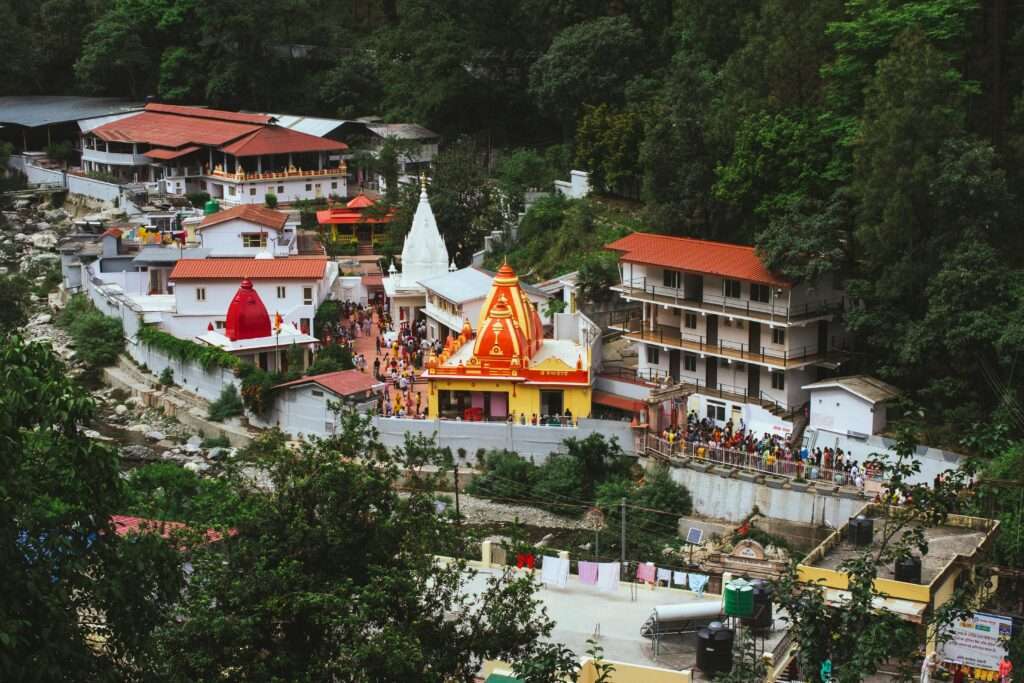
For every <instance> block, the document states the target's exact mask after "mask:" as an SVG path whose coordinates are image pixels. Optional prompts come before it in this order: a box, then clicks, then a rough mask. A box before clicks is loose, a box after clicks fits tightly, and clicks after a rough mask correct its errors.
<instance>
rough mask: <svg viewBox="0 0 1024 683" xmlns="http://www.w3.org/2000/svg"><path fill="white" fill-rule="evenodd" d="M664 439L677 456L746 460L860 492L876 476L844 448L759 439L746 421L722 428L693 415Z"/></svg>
mask: <svg viewBox="0 0 1024 683" xmlns="http://www.w3.org/2000/svg"><path fill="white" fill-rule="evenodd" d="M661 436H662V438H663V439H665V441H666V442H667V443H668V446H669V449H670V450H671V451H673V452H674V451H676V450H684V449H685V450H689V451H690V452H692V453H693V454H694V455H695V456H696V457H698V458H708V459H711V460H716V461H719V462H723V463H729V464H743V463H741V462H740V460H741V459H743V460H744V461H745V462H747V463H749V464H751V465H753V466H756V467H757V468H758V469H764V470H768V471H772V472H777V473H779V474H785V475H788V476H796V477H806V478H809V479H825V480H829V481H834V482H836V483H837V484H853V485H855V486H857V487H859V488H863V487H864V482H865V480H866V479H869V478H871V477H872V476H873V473H872V471H871V468H870V467H869V466H867V465H861V464H860V463H858V462H857V461H856V460H854V459H853V457H852V456H851V454H849V453H845V452H844V451H843V449H841V448H829V447H825V448H814V449H808V448H807V447H806V446H802V447H800V448H796V447H795V446H794V445H793V443H792V434H786V435H781V434H772V433H769V432H764V433H762V434H761V435H760V436H759V435H758V434H757V433H756V432H754V431H753V430H751V429H748V428H747V426H746V425H745V424H744V423H743V420H742V419H741V420H740V422H739V424H738V425H737V424H734V423H733V421H732V420H728V421H727V422H726V423H725V425H724V426H720V425H718V424H717V423H715V422H714V421H713V420H711V419H709V418H707V417H704V418H701V417H699V416H698V415H697V412H696V411H691V412H690V413H689V415H687V416H686V423H685V424H680V425H675V426H672V427H669V428H668V429H666V430H665V431H664V432H662V435H661Z"/></svg>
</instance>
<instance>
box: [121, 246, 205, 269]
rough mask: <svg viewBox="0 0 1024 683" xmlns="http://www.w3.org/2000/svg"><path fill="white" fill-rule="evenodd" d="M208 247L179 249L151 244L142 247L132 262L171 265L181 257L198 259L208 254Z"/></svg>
mask: <svg viewBox="0 0 1024 683" xmlns="http://www.w3.org/2000/svg"><path fill="white" fill-rule="evenodd" d="M210 251H211V250H210V249H195V248H190V249H179V248H178V247H159V246H156V245H153V244H150V245H146V246H144V247H142V251H140V252H139V254H138V256H136V257H135V258H133V259H132V263H150V264H153V265H168V266H169V265H171V264H174V263H177V262H178V261H180V260H181V259H183V258H193V259H200V258H206V257H207V256H209V255H210Z"/></svg>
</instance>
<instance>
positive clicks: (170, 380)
mask: <svg viewBox="0 0 1024 683" xmlns="http://www.w3.org/2000/svg"><path fill="white" fill-rule="evenodd" d="M160 384H162V385H163V386H165V387H169V386H172V385H173V384H174V370H171V366H169V365H168V366H167V367H166V368H164V369H163V372H161V373H160Z"/></svg>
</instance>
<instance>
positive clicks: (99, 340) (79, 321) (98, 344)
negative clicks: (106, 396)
mask: <svg viewBox="0 0 1024 683" xmlns="http://www.w3.org/2000/svg"><path fill="white" fill-rule="evenodd" d="M57 322H58V324H59V325H61V326H62V327H64V328H65V329H66V330H67V331H68V334H70V335H71V338H72V339H73V340H74V342H75V358H76V359H77V360H80V361H81V362H82V363H84V364H85V366H86V369H87V370H88V371H89V372H95V371H97V370H98V369H99V368H103V367H107V366H108V365H113V364H114V363H116V362H117V357H118V355H120V353H121V351H123V350H124V333H123V331H122V329H121V321H120V320H117V319H116V318H108V317H107V316H105V315H103V314H102V313H100V312H99V311H98V310H97V309H96V307H95V306H93V305H92V302H91V301H89V299H87V298H86V297H84V296H81V295H79V296H75V297H72V299H71V300H70V301H69V302H68V305H67V306H66V307H65V308H64V310H63V311H62V312H61V314H60V316H59V317H58V319H57Z"/></svg>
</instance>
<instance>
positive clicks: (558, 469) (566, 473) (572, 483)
mask: <svg viewBox="0 0 1024 683" xmlns="http://www.w3.org/2000/svg"><path fill="white" fill-rule="evenodd" d="M582 488H583V463H582V462H581V461H580V460H577V459H576V458H573V457H572V456H569V455H554V454H552V455H550V456H549V457H548V460H547V462H545V463H544V464H543V465H542V466H541V467H540V469H539V470H538V472H537V477H536V483H535V485H534V487H533V492H532V496H533V497H534V498H536V499H537V503H536V504H537V505H538V506H540V507H545V508H548V509H550V510H552V511H554V512H558V513H560V514H564V515H578V514H579V513H581V512H582V510H581V509H580V508H579V507H578V506H576V505H574V504H573V505H570V504H569V503H570V499H571V500H577V499H579V496H580V491H581V489H582Z"/></svg>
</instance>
